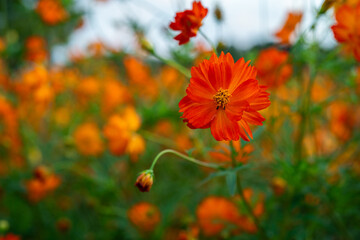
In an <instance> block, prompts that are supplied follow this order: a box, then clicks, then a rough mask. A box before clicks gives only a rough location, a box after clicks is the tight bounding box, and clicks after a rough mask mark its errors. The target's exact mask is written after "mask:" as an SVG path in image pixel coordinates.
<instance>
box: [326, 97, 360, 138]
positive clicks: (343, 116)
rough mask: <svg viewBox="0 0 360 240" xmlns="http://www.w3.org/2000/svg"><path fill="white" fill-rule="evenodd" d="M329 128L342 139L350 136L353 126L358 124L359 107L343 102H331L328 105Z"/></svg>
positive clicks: (359, 116)
mask: <svg viewBox="0 0 360 240" xmlns="http://www.w3.org/2000/svg"><path fill="white" fill-rule="evenodd" d="M329 117H330V130H331V131H332V132H333V133H334V135H335V136H336V137H338V138H339V139H340V140H342V141H346V140H348V139H349V138H350V137H351V136H352V132H353V128H354V127H355V126H359V124H360V108H359V107H356V108H353V107H352V106H350V105H348V104H346V103H345V102H340V101H338V102H332V104H331V105H330V106H329Z"/></svg>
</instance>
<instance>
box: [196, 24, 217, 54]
mask: <svg viewBox="0 0 360 240" xmlns="http://www.w3.org/2000/svg"><path fill="white" fill-rule="evenodd" d="M199 33H200V35H201V36H203V38H205V40H206V41H207V42H208V43H209V44H210V46H211V48H212V49H213V51H214V53H215V54H216V55H219V54H218V52H217V50H216V46H215V44H214V43H213V42H212V41H211V40H210V38H209V37H208V36H206V34H205V33H203V32H202V31H201V30H200V29H199Z"/></svg>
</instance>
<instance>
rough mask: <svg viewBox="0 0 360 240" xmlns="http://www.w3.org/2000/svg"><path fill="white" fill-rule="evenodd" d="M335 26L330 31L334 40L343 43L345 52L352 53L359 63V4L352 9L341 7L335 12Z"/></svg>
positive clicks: (346, 6) (347, 6)
mask: <svg viewBox="0 0 360 240" xmlns="http://www.w3.org/2000/svg"><path fill="white" fill-rule="evenodd" d="M335 18H336V21H337V24H336V25H333V26H332V27H331V29H332V30H333V32H334V37H335V39H336V40H337V41H338V42H340V43H344V44H345V45H346V46H345V50H346V51H347V52H352V53H353V54H354V56H355V58H356V60H358V61H360V22H359V19H360V3H358V4H357V5H356V6H354V7H352V6H350V5H343V6H341V7H339V8H338V9H337V10H336V12H335Z"/></svg>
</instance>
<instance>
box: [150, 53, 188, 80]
mask: <svg viewBox="0 0 360 240" xmlns="http://www.w3.org/2000/svg"><path fill="white" fill-rule="evenodd" d="M151 54H152V55H153V56H154V57H155V58H157V59H159V60H160V61H162V62H163V63H165V64H167V65H169V66H171V67H173V68H175V69H177V70H178V71H179V72H181V73H182V74H184V76H185V77H187V78H191V73H190V71H189V69H187V68H186V67H184V66H183V65H181V64H179V63H177V62H175V61H174V60H170V59H165V58H163V57H161V56H159V55H157V54H156V53H155V52H152V53H151Z"/></svg>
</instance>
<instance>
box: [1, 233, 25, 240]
mask: <svg viewBox="0 0 360 240" xmlns="http://www.w3.org/2000/svg"><path fill="white" fill-rule="evenodd" d="M0 240H21V237H19V236H18V235H15V234H12V233H8V234H6V235H5V236H1V237H0Z"/></svg>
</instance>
